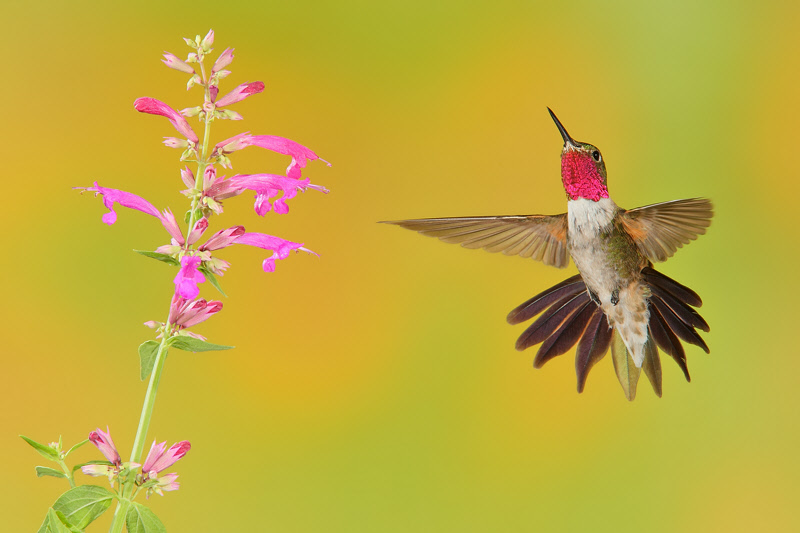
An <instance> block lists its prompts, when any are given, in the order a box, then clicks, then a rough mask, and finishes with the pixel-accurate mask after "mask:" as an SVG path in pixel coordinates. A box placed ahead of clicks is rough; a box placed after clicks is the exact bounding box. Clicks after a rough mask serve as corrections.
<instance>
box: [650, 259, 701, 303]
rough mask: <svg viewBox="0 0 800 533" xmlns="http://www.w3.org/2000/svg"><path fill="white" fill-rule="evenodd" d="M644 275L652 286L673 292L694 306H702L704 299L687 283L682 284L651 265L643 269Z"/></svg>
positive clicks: (678, 297) (679, 298)
mask: <svg viewBox="0 0 800 533" xmlns="http://www.w3.org/2000/svg"><path fill="white" fill-rule="evenodd" d="M642 276H643V277H644V280H645V281H646V282H647V284H648V285H650V286H651V287H654V286H655V287H659V288H660V289H663V290H665V291H666V292H668V293H670V294H673V295H674V296H675V297H676V298H677V299H678V300H680V301H682V302H686V303H687V304H689V305H691V306H692V307H702V305H703V300H701V299H700V296H698V295H697V293H696V292H694V291H693V290H692V289H690V288H689V287H687V286H686V285H681V284H680V283H678V282H677V281H675V280H674V279H672V278H670V277H667V276H665V275H664V274H662V273H661V272H658V271H657V270H654V269H653V268H651V267H645V268H644V269H642Z"/></svg>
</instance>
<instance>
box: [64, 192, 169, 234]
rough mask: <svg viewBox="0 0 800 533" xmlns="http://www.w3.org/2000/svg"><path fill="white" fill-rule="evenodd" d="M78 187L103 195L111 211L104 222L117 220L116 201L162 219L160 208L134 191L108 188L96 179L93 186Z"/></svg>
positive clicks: (104, 217) (109, 222)
mask: <svg viewBox="0 0 800 533" xmlns="http://www.w3.org/2000/svg"><path fill="white" fill-rule="evenodd" d="M76 189H84V190H86V191H89V192H93V193H95V196H97V195H98V194H100V195H102V196H103V205H104V206H106V208H107V209H108V210H109V211H110V212H109V213H106V214H105V215H103V222H105V223H106V224H108V225H109V226H110V225H111V224H113V223H114V222H116V221H117V213H116V211H114V204H115V203H117V204H119V205H121V206H123V207H127V208H128V209H136V210H137V211H141V212H142V213H147V214H148V215H152V216H154V217H156V218H158V219H161V213H159V212H158V209H156V208H155V206H153V204H151V203H150V202H148V201H147V200H145V199H144V198H142V197H141V196H136V195H135V194H133V193H129V192H125V191H120V190H119V189H107V188H106V187H101V186H100V185H98V184H97V182H96V181H95V182H94V186H93V187H76Z"/></svg>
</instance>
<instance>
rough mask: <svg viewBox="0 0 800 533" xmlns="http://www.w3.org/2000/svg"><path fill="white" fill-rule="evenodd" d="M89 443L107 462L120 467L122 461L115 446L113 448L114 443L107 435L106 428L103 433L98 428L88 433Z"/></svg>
mask: <svg viewBox="0 0 800 533" xmlns="http://www.w3.org/2000/svg"><path fill="white" fill-rule="evenodd" d="M89 441H90V442H91V443H92V444H94V445H95V446H97V449H98V450H100V452H101V453H102V454H103V455H104V456H105V458H106V459H108V460H109V462H111V463H113V464H114V465H116V466H120V465H122V459H121V458H120V456H119V452H117V448H116V446H114V441H113V440H111V435H110V434H109V431H108V427H107V426H106V432H105V433H104V432H103V430H101V429H100V428H97V429H96V430H95V431H92V432H91V433H89Z"/></svg>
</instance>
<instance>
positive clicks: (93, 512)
mask: <svg viewBox="0 0 800 533" xmlns="http://www.w3.org/2000/svg"><path fill="white" fill-rule="evenodd" d="M114 497H115V496H114V494H113V493H112V492H111V491H109V490H108V489H106V488H103V487H98V486H97V485H81V486H80V487H75V488H74V489H70V490H68V491H67V492H65V493H64V494H62V495H61V497H59V498H58V499H57V500H56V503H54V504H53V509H55V510H56V511H60V512H62V513H64V517H65V518H66V520H67V521H68V523H69V524H70V525H72V526H75V527H77V528H78V529H85V528H86V526H88V525H89V524H91V523H92V522H93V521H94V520H96V519H97V517H99V516H100V515H101V514H103V513H104V512H106V509H108V507H109V506H110V505H111V502H112V501H113V500H114Z"/></svg>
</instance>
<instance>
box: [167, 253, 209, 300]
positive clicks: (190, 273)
mask: <svg viewBox="0 0 800 533" xmlns="http://www.w3.org/2000/svg"><path fill="white" fill-rule="evenodd" d="M199 266H200V258H199V257H197V256H188V255H185V256H183V257H181V269H180V270H179V271H178V275H177V276H175V279H174V280H172V281H173V283H175V294H178V295H180V296H182V297H183V298H187V299H189V300H191V299H193V298H197V295H198V294H200V288H199V287H198V286H197V284H198V283H203V282H205V280H206V277H205V276H204V275H203V273H202V272H200V271H199V270H197V267H199Z"/></svg>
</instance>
